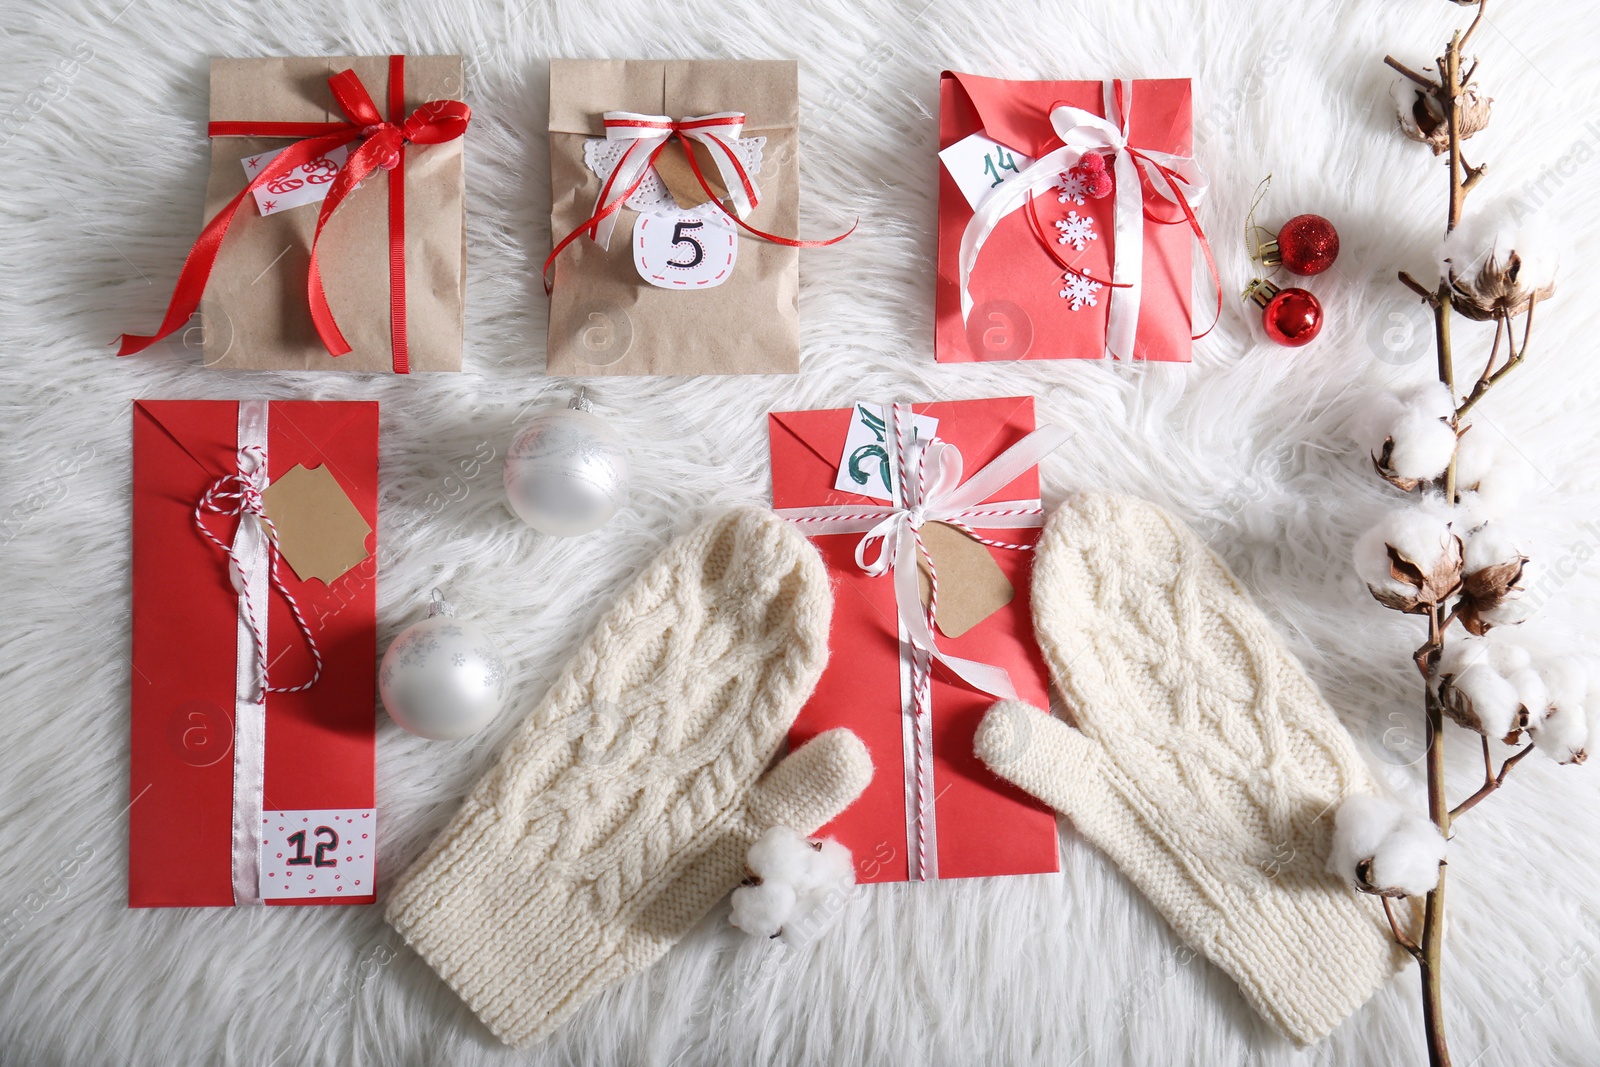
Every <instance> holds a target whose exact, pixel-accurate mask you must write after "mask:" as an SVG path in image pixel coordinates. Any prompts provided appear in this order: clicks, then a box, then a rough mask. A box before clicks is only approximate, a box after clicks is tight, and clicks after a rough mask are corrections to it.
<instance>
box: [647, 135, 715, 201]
mask: <svg viewBox="0 0 1600 1067" xmlns="http://www.w3.org/2000/svg"><path fill="white" fill-rule="evenodd" d="M694 161H695V163H696V164H697V165H698V166H699V167H700V174H701V176H702V177H704V178H705V180H706V184H707V185H709V186H711V191H712V192H713V193H715V194H716V199H717V200H719V201H722V200H726V199H727V198H728V187H727V186H725V185H723V184H722V174H721V172H719V171H718V170H717V164H716V161H715V160H713V159H712V158H711V150H710V149H709V148H707V147H706V146H705V145H703V144H699V143H698V142H697V143H696V144H695V146H694ZM651 165H652V166H654V167H655V169H656V177H658V178H660V179H661V184H662V185H665V186H666V187H667V192H669V193H671V194H672V199H673V200H675V201H676V202H677V204H678V206H679V207H681V208H683V209H684V210H685V211H687V210H689V209H691V208H696V207H699V206H700V205H701V204H703V203H705V202H706V191H705V189H703V188H701V186H700V181H699V179H697V178H696V177H695V176H694V171H693V170H691V169H690V167H689V158H688V157H687V156H685V155H684V154H683V145H682V144H681V143H680V142H678V141H676V140H672V141H668V142H667V145H666V147H665V148H663V149H662V150H661V154H660V155H659V156H657V157H656V161H655V163H653V164H651Z"/></svg>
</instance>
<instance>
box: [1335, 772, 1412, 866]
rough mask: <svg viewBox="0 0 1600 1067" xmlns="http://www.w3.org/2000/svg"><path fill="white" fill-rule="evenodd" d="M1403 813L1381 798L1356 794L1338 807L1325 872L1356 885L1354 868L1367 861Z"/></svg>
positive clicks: (1403, 811) (1391, 802)
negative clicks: (1326, 870)
mask: <svg viewBox="0 0 1600 1067" xmlns="http://www.w3.org/2000/svg"><path fill="white" fill-rule="evenodd" d="M1404 815H1405V810H1404V809H1403V808H1401V807H1400V806H1399V805H1398V804H1396V803H1394V801H1392V800H1389V799H1387V798H1385V797H1375V796H1371V795H1369V794H1366V793H1356V794H1354V795H1353V796H1350V797H1347V798H1346V799H1345V801H1344V803H1342V804H1340V805H1339V811H1338V813H1337V814H1336V815H1334V817H1333V844H1332V846H1331V847H1330V848H1329V850H1328V870H1329V872H1331V873H1333V874H1336V875H1338V876H1339V877H1341V878H1343V879H1345V880H1347V881H1350V882H1359V881H1360V877H1359V875H1357V873H1356V867H1357V865H1358V864H1360V863H1361V861H1362V860H1366V859H1371V858H1372V855H1373V853H1375V852H1376V851H1377V850H1378V846H1379V845H1381V844H1383V841H1384V838H1386V837H1388V836H1389V834H1390V833H1392V832H1393V831H1394V828H1395V827H1396V826H1398V825H1400V820H1401V818H1402V816H1404Z"/></svg>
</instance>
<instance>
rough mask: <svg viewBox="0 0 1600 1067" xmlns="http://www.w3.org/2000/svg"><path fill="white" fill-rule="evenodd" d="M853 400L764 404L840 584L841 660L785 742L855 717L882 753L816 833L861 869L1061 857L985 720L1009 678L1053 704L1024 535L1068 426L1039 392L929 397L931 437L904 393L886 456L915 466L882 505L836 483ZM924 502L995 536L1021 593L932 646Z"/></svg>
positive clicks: (780, 485) (984, 868)
mask: <svg viewBox="0 0 1600 1067" xmlns="http://www.w3.org/2000/svg"><path fill="white" fill-rule="evenodd" d="M895 409H898V410H895ZM856 410H857V409H855V408H842V409H838V410H830V411H794V412H780V413H774V414H772V415H771V416H769V431H770V434H771V449H772V500H773V506H774V507H775V508H777V509H778V512H779V514H781V515H784V516H785V517H787V518H790V519H791V520H792V521H795V522H797V523H799V524H800V525H801V528H802V529H804V530H805V531H806V533H807V534H808V535H810V536H811V537H812V538H813V539H814V542H815V544H816V546H817V548H818V549H819V551H820V552H821V553H822V557H823V559H824V560H825V561H826V563H827V566H828V569H829V572H830V577H831V578H832V581H833V588H834V596H835V601H834V612H833V624H832V630H831V632H830V634H829V640H828V645H829V650H830V653H829V655H830V658H829V661H828V667H827V670H826V671H825V672H824V673H823V676H822V679H821V681H820V682H819V683H818V685H817V688H816V691H815V692H814V693H813V694H812V696H811V699H810V701H809V702H808V703H807V704H806V706H805V707H804V708H803V709H802V710H801V712H800V715H799V717H798V718H797V719H796V720H795V724H794V728H793V729H792V730H791V732H790V735H789V741H790V744H791V746H794V747H798V746H800V745H803V744H805V743H806V742H807V741H809V740H810V739H811V738H812V737H815V736H816V735H817V734H820V733H822V732H823V731H824V730H828V729H832V728H833V727H835V726H847V727H849V728H850V729H851V730H854V731H855V732H856V734H857V736H859V737H860V738H861V739H862V741H864V742H865V743H866V745H867V748H868V750H869V751H870V752H871V754H872V762H873V767H874V775H873V779H872V783H871V785H870V786H868V788H867V791H866V792H865V793H864V794H863V795H862V797H861V799H860V800H858V801H857V802H856V803H855V804H853V805H851V806H850V807H849V808H848V809H847V810H846V811H845V812H844V814H842V815H840V816H839V817H838V818H837V819H835V820H834V821H833V822H832V823H830V824H829V825H828V826H826V827H824V828H823V829H822V830H821V831H819V834H821V835H827V836H832V837H835V838H837V839H838V840H839V841H840V842H842V843H843V844H845V845H846V846H847V847H849V849H850V850H851V852H852V853H853V854H854V856H855V860H856V873H857V878H858V880H860V881H862V882H892V881H905V880H907V879H913V880H922V879H929V878H965V877H975V876H980V875H999V874H1029V873H1038V872H1046V871H1055V870H1057V869H1058V858H1057V852H1056V829H1055V816H1054V815H1053V814H1051V812H1050V811H1049V810H1048V809H1046V808H1044V807H1042V806H1040V805H1039V804H1038V803H1037V802H1035V801H1034V800H1032V799H1031V798H1029V797H1028V796H1026V795H1024V794H1023V793H1022V792H1020V791H1018V790H1016V789H1014V788H1012V787H1011V786H1010V785H1008V784H1006V783H1004V782H1002V781H1000V780H999V779H998V778H996V777H994V776H993V775H992V774H990V773H989V771H988V769H987V768H985V767H984V766H983V765H982V764H981V763H980V762H979V761H978V759H977V757H976V756H975V755H974V754H973V736H974V734H975V733H976V732H977V727H978V723H979V721H980V720H981V719H982V717H983V714H984V712H985V710H987V708H988V707H989V706H990V705H991V704H992V703H994V701H995V700H996V699H997V697H999V696H1003V695H1006V693H1007V691H1008V690H1009V692H1010V693H1013V694H1014V695H1015V696H1016V697H1018V698H1020V699H1022V700H1027V701H1029V702H1031V703H1034V704H1036V705H1037V706H1040V707H1044V706H1047V705H1048V701H1049V697H1048V694H1047V680H1046V675H1045V668H1044V664H1043V662H1042V661H1041V659H1040V655H1039V650H1038V646H1037V645H1036V644H1035V642H1034V639H1033V624H1032V618H1031V614H1030V611H1029V602H1028V578H1029V573H1030V565H1031V553H1030V552H1029V551H1028V550H1027V546H1031V544H1032V543H1033V541H1034V540H1035V538H1036V537H1037V535H1038V529H1037V527H1038V525H1039V524H1040V522H1041V521H1042V514H1043V512H1042V508H1041V507H1040V506H1039V499H1038V497H1039V480H1038V471H1037V469H1036V466H1035V465H1036V464H1037V462H1038V458H1039V456H1041V455H1043V454H1044V453H1045V452H1047V451H1049V450H1050V449H1051V448H1054V447H1055V446H1056V445H1058V444H1060V443H1061V441H1062V440H1063V439H1064V438H1065V436H1066V435H1065V433H1064V432H1063V431H1061V430H1059V429H1058V428H1056V427H1046V428H1044V429H1043V430H1040V431H1039V432H1038V433H1034V432H1033V430H1034V416H1033V400H1032V398H1031V397H1010V398H1005V399H995V400H963V401H948V402H940V403H933V404H919V405H916V406H915V408H914V412H915V414H916V415H917V416H931V417H933V418H937V419H938V426H937V439H936V441H934V442H923V441H920V440H913V439H912V438H911V437H910V436H909V432H908V428H909V427H911V426H913V425H915V424H914V423H913V421H912V415H913V409H912V407H911V406H910V405H895V406H894V409H886V412H885V413H886V415H887V414H888V411H889V410H894V417H892V418H887V419H886V420H885V421H887V422H889V423H890V425H889V426H887V427H885V437H884V453H885V454H884V457H883V461H884V462H885V464H889V463H894V464H896V465H897V467H898V469H900V470H902V471H904V472H905V473H904V475H903V476H902V477H900V478H899V479H898V481H897V486H896V488H895V489H894V490H893V492H895V493H896V494H897V496H896V497H895V499H893V500H892V501H891V502H890V503H889V504H884V503H882V502H881V501H880V500H875V499H873V498H871V497H868V496H863V495H860V494H857V493H853V492H843V491H840V490H839V489H836V488H835V482H836V480H837V479H838V478H839V476H840V466H841V463H840V460H841V455H842V454H843V451H844V447H845V441H846V437H847V434H848V433H849V432H850V427H851V423H852V420H853V419H854V418H855V412H856ZM957 453H959V454H957ZM901 462H904V464H905V465H904V466H898V465H899V464H900V463H901ZM963 468H964V469H965V471H966V473H967V474H968V477H966V478H965V479H963V478H962V472H963ZM858 480H859V479H858ZM924 518H926V519H930V520H939V521H943V522H947V523H949V524H951V525H952V526H964V527H966V528H967V529H968V530H969V531H975V532H976V533H977V534H979V535H980V536H982V537H984V538H986V539H988V540H987V543H988V544H991V545H994V546H996V547H991V548H989V549H988V551H989V552H990V553H991V555H992V557H993V559H994V561H995V563H996V564H998V566H999V569H1000V571H1001V572H1002V573H1003V574H1004V575H1005V577H1006V579H1007V580H1008V581H1009V582H1010V585H1011V587H1012V589H1013V590H1014V591H1015V594H1014V598H1013V599H1012V600H1011V602H1010V603H1009V604H1008V605H1006V606H1005V607H1002V608H1000V610H998V611H997V612H995V613H994V614H992V615H989V616H988V617H987V618H985V619H984V620H983V621H982V622H980V623H978V624H977V625H975V626H973V627H972V628H971V629H969V630H967V631H966V632H965V633H963V634H961V635H960V636H958V637H954V638H952V637H949V636H948V635H942V636H940V637H939V638H938V639H937V647H936V648H935V647H934V642H935V638H934V636H933V631H932V629H930V628H929V627H928V626H927V625H926V618H927V615H926V612H925V610H924V609H923V608H922V604H921V601H920V600H919V599H918V591H917V589H918V578H917V564H916V560H917V558H918V556H919V552H920V548H919V545H920V539H919V533H920V528H921V525H922V522H923V519H924ZM1000 546H1005V547H1000ZM874 553H876V555H874ZM874 571H876V572H878V573H877V574H876V575H875V574H874V573H871V572H874ZM936 605H937V600H935V606H936ZM935 623H937V613H936V611H935ZM974 683H976V684H974ZM986 690H987V691H986Z"/></svg>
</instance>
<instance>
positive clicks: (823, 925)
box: [783, 838, 856, 948]
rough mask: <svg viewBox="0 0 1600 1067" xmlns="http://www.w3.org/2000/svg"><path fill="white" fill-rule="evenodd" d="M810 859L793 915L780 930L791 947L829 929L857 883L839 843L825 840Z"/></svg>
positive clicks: (807, 941) (845, 849) (851, 867)
mask: <svg viewBox="0 0 1600 1067" xmlns="http://www.w3.org/2000/svg"><path fill="white" fill-rule="evenodd" d="M812 857H813V859H812V863H811V867H810V869H809V870H808V871H807V872H806V878H805V886H804V888H802V890H801V892H800V895H799V900H798V903H797V904H796V907H795V914H794V915H793V917H791V919H790V920H789V921H788V922H787V923H785V924H784V927H783V940H784V943H785V944H787V945H789V946H790V947H791V948H803V947H804V946H805V945H808V944H810V943H811V942H812V941H815V940H816V939H817V938H818V937H819V936H821V935H822V934H823V933H824V932H825V931H826V930H827V929H828V928H829V927H831V926H832V925H833V924H834V922H835V920H837V919H838V917H839V915H840V913H841V912H842V911H843V910H844V906H845V903H846V902H847V901H848V900H849V898H850V890H851V889H852V888H853V887H854V886H855V884H856V871H855V862H854V860H852V859H851V857H850V850H849V849H847V848H845V847H844V846H843V845H841V844H839V842H837V841H835V840H833V839H832V838H828V839H827V840H825V841H823V842H822V843H821V846H820V848H818V849H815V850H813V852H812Z"/></svg>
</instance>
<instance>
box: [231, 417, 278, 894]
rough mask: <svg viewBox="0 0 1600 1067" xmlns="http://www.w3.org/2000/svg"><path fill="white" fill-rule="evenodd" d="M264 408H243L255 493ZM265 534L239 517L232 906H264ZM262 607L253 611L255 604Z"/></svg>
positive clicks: (262, 472) (261, 466) (242, 460)
mask: <svg viewBox="0 0 1600 1067" xmlns="http://www.w3.org/2000/svg"><path fill="white" fill-rule="evenodd" d="M267 404H268V402H267V401H265V400H241V401H240V402H239V458H238V466H239V477H240V478H241V479H242V480H248V481H249V482H250V483H251V484H252V485H253V486H254V487H255V489H256V491H257V493H259V491H260V490H261V489H263V488H265V487H266V484H267V469H268V468H267ZM268 552H269V547H268V543H267V531H266V530H265V529H264V528H263V526H262V524H261V522H260V521H259V520H258V519H257V518H256V516H255V515H253V514H251V513H250V512H249V511H248V510H241V512H240V515H239V526H238V528H237V530H235V532H234V535H233V546H232V551H231V552H229V554H228V555H229V558H230V559H231V560H232V563H233V565H232V567H231V568H230V569H231V571H232V576H233V579H234V582H235V584H236V586H237V587H238V590H239V604H240V610H239V611H238V613H237V619H236V621H237V624H238V629H237V638H236V642H235V644H236V647H237V650H238V651H237V652H236V654H235V658H234V664H235V668H234V700H233V902H234V904H235V905H241V904H245V905H249V904H260V903H261V902H262V901H261V811H262V808H263V806H264V798H265V796H266V788H267V787H266V777H267V773H266V767H267V692H266V690H267V671H266V664H265V663H264V662H262V659H263V656H264V650H265V649H266V647H267V617H268V616H269V615H270V614H271V612H270V611H268V610H267V600H268V597H269V596H270V595H271V594H270V593H269V592H268V583H269V581H270V578H269V573H268V569H269V566H270V560H269V558H268ZM256 604H259V605H261V607H260V610H259V611H257V610H253V609H252V607H251V605H256Z"/></svg>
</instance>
